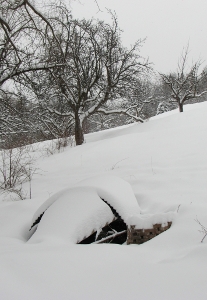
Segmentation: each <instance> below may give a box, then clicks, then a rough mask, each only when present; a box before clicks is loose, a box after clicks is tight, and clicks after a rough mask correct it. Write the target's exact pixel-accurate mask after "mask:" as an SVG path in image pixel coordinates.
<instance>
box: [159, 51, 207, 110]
mask: <svg viewBox="0 0 207 300" xmlns="http://www.w3.org/2000/svg"><path fill="white" fill-rule="evenodd" d="M200 65H201V63H200V62H199V61H198V62H196V63H194V64H193V65H191V66H190V67H188V47H187V48H186V49H185V50H184V53H183V54H182V55H181V59H180V62H179V63H178V70H177V72H176V73H171V74H169V75H165V74H160V75H161V77H162V79H163V82H164V83H165V84H166V85H167V86H168V87H169V88H170V90H171V100H172V101H174V102H176V103H177V105H178V107H179V111H180V112H183V105H184V103H186V102H187V101H189V100H191V99H194V98H198V97H201V96H202V95H203V94H204V93H206V92H207V91H202V92H200V82H201V81H202V76H203V72H199V69H200Z"/></svg>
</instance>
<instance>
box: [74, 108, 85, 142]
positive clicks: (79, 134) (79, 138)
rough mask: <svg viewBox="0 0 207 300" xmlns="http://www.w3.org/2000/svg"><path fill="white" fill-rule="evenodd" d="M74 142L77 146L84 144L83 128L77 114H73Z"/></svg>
mask: <svg viewBox="0 0 207 300" xmlns="http://www.w3.org/2000/svg"><path fill="white" fill-rule="evenodd" d="M75 142H76V145H77V146H78V145H82V144H83V142H84V135H83V128H82V124H81V121H80V118H79V115H78V112H75Z"/></svg>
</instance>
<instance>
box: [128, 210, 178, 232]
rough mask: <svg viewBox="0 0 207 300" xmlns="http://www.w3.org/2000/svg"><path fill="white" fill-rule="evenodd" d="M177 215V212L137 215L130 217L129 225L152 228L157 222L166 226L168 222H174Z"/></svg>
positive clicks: (137, 227)
mask: <svg viewBox="0 0 207 300" xmlns="http://www.w3.org/2000/svg"><path fill="white" fill-rule="evenodd" d="M175 216H176V213H175V212H167V213H158V214H151V215H149V214H146V215H136V216H131V217H130V218H129V219H128V225H135V228H136V229H150V228H153V225H155V224H162V226H163V227H165V226H167V225H168V222H172V221H173V220H174V219H175Z"/></svg>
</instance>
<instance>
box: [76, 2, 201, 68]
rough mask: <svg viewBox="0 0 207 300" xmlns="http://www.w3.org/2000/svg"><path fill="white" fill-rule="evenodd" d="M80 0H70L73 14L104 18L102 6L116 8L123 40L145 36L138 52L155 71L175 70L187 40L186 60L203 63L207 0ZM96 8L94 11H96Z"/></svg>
mask: <svg viewBox="0 0 207 300" xmlns="http://www.w3.org/2000/svg"><path fill="white" fill-rule="evenodd" d="M97 2H98V4H99V7H100V9H101V10H102V11H103V12H100V11H99V12H98V8H97V5H96V4H95V0H80V1H79V2H78V1H75V2H72V4H71V7H72V14H73V16H74V17H79V18H81V17H85V18H90V17H94V18H99V19H104V20H107V18H108V17H107V14H106V9H105V8H109V9H111V10H113V11H115V12H116V15H117V17H118V21H119V26H120V28H121V29H123V30H124V33H123V43H124V44H125V45H126V46H129V45H130V44H133V42H135V41H136V40H137V39H140V38H145V37H146V38H147V40H146V42H145V45H144V46H143V48H142V51H141V54H142V55H143V56H144V57H149V60H150V61H151V62H153V63H154V67H155V69H156V70H157V71H159V72H169V71H174V70H176V66H177V62H178V58H179V57H180V55H181V52H182V50H183V48H184V47H186V46H187V44H188V42H189V49H190V55H189V60H190V61H189V62H190V63H191V62H192V60H193V61H197V60H198V59H201V60H202V61H203V66H205V65H207V24H206V22H207V0H97ZM97 12H98V13H97Z"/></svg>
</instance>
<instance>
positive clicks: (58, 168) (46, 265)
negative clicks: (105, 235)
mask: <svg viewBox="0 0 207 300" xmlns="http://www.w3.org/2000/svg"><path fill="white" fill-rule="evenodd" d="M206 132H207V102H203V103H199V104H192V105H186V106H185V111H184V113H178V111H177V110H176V111H171V112H167V113H164V114H161V115H158V116H156V117H153V118H151V119H150V120H148V121H146V122H144V123H143V124H141V123H134V124H131V125H127V126H122V127H118V128H115V129H109V130H105V131H101V132H97V133H91V134H88V135H86V137H85V140H86V142H85V143H84V144H83V145H81V146H77V147H71V146H70V145H69V146H68V147H66V148H65V150H64V151H62V152H59V153H54V154H53V155H46V154H45V153H44V152H45V150H44V149H46V147H50V145H51V143H52V142H51V141H48V142H43V143H39V144H35V145H33V147H31V154H32V155H34V156H36V158H37V160H36V162H35V167H36V168H37V172H36V174H35V175H34V176H33V178H32V182H31V184H32V199H29V197H28V199H26V200H22V201H21V200H20V201H16V200H14V199H13V200H12V199H11V198H10V196H9V195H5V194H4V195H1V202H0V299H1V300H14V299H15V300H20V299H21V300H23V299H25V300H37V299H38V300H68V299H71V300H89V299H90V300H92V299H97V300H112V299H113V300H114V299H128V300H135V299H142V300H149V299H159V300H162V299H163V300H164V299H165V300H181V299H182V300H183V299H185V300H194V299H197V300H198V299H199V300H201V299H203V300H204V299H207V285H206V270H207V258H206V252H207V238H206V239H204V240H203V242H202V243H201V240H202V239H203V237H204V235H205V232H200V231H202V230H204V231H205V228H207V139H206ZM97 178H104V180H105V181H104V188H105V189H107V191H108V194H109V195H114V197H115V198H116V199H118V200H119V199H120V201H122V202H123V203H125V204H123V205H126V207H127V202H128V203H129V202H130V201H131V200H130V199H135V200H136V201H137V204H138V205H137V207H138V209H137V211H136V213H140V215H154V214H163V213H172V214H174V219H173V223H172V226H171V228H170V229H169V230H167V231H166V232H164V233H162V234H160V235H159V236H157V237H155V238H153V239H151V240H150V241H148V242H146V243H144V244H142V245H126V244H124V245H116V244H99V245H97V244H88V245H80V244H76V242H77V239H78V236H79V235H80V237H82V238H83V236H81V234H82V231H83V232H85V231H87V226H88V222H89V221H90V220H91V222H93V224H96V227H97V226H100V220H103V222H104V218H105V217H106V216H104V215H103V214H104V213H105V211H104V210H103V212H102V210H101V208H100V207H99V204H97V208H96V201H98V199H96V197H95V194H94V195H93V196H91V195H92V194H93V193H92V192H91V189H90V187H91V186H93V185H94V186H96V184H95V183H94V184H93V181H94V182H96V180H97ZM107 178H108V180H107ZM111 178H117V180H115V181H114V183H113V180H111ZM119 180H121V181H120V182H122V181H123V184H119ZM80 182H85V183H84V184H81V183H80ZM87 182H88V183H87ZM117 182H118V183H117ZM83 185H84V188H83V187H82V186H83ZM23 188H24V190H25V191H27V190H29V186H28V183H24V185H23ZM73 188H75V190H76V194H73V193H72V192H70V191H71V190H70V189H73ZM65 189H68V190H69V192H66V193H65V195H66V196H64V197H62V196H61V195H63V194H64V192H62V191H63V190H65ZM57 192H59V193H58V194H57V195H55V194H56V193H57ZM54 195H55V196H54ZM51 197H53V198H54V199H55V200H56V201H55V203H54V204H53V205H54V206H53V209H52V206H51V209H48V215H46V214H45V216H43V218H42V221H41V222H40V225H41V226H39V227H37V231H36V232H35V233H34V235H33V236H31V235H32V233H31V231H29V229H30V227H31V225H32V222H33V219H34V215H35V213H36V212H37V211H38V209H39V208H40V207H41V205H43V203H45V201H46V200H47V199H49V198H50V199H51ZM61 197H62V198H61ZM133 197H134V198H133ZM60 198H61V199H60ZM76 198H77V201H78V202H76ZM92 198H93V199H92ZM118 200H117V201H118ZM49 201H51V200H49ZM58 201H60V202H59V203H60V204H58ZM133 201H134V200H133ZM61 203H62V204H61ZM67 203H68V204H67ZM77 203H80V206H79V205H77ZM81 203H83V206H82V204H81ZM84 203H85V204H84ZM87 203H88V204H87ZM97 203H98V202H97ZM86 204H87V205H86ZM55 205H56V207H57V210H56V209H55ZM61 205H62V206H61ZM84 205H85V206H84ZM75 206H76V207H75ZM67 207H69V208H71V209H68V211H67ZM80 207H81V208H82V207H84V209H83V212H80ZM94 207H95V208H94ZM93 209H94V211H93ZM49 210H50V213H49ZM135 210H136V209H135ZM71 211H72V213H71ZM97 212H98V215H97ZM131 212H132V213H133V210H132V211H131ZM67 214H69V216H70V218H67ZM87 214H88V215H87ZM128 214H130V211H129V212H128ZM94 215H95V216H94ZM97 216H98V217H97ZM85 217H88V219H87V218H86V219H85ZM108 217H109V218H110V216H108ZM108 217H107V218H108ZM91 218H92V219H91ZM93 218H94V219H93ZM198 222H200V224H199V223H198ZM93 224H92V225H93ZM201 225H203V226H204V227H202V226H201ZM78 226H79V227H78ZM84 234H85V233H84ZM84 234H83V235H84Z"/></svg>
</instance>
